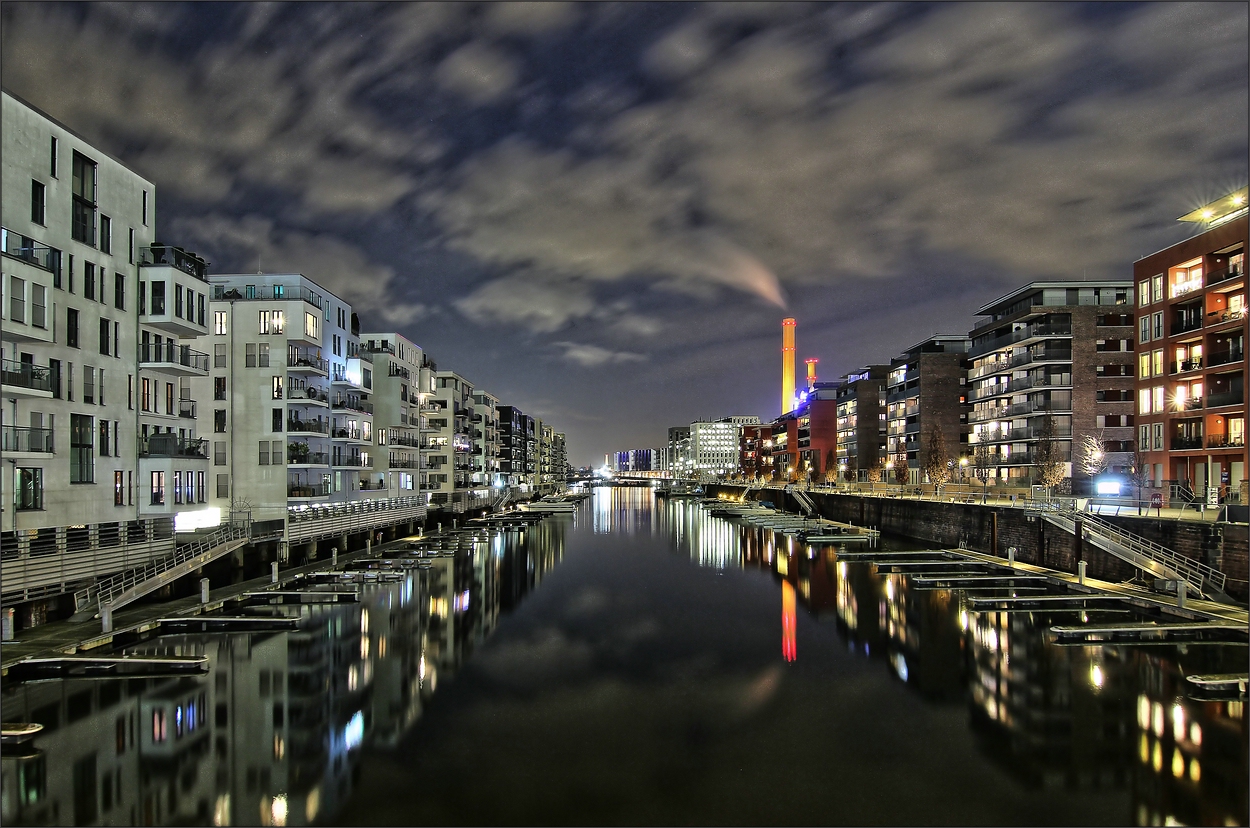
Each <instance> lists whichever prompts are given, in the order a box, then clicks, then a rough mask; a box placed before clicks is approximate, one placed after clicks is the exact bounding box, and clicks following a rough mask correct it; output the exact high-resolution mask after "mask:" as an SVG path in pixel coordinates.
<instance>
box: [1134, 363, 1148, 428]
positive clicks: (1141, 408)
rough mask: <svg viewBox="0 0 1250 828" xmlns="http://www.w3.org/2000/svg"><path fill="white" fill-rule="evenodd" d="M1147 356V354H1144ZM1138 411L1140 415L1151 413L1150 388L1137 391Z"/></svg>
mask: <svg viewBox="0 0 1250 828" xmlns="http://www.w3.org/2000/svg"><path fill="white" fill-rule="evenodd" d="M1142 356H1145V354H1142ZM1137 413H1138V415H1139V416H1140V415H1142V414H1149V413H1150V389H1149V388H1143V389H1141V391H1139V392H1138V393H1137Z"/></svg>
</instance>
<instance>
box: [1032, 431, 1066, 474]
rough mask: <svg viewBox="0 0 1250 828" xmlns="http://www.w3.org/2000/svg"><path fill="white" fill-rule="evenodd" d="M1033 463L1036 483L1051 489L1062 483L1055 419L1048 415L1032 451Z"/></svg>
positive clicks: (1061, 455) (1061, 460) (1061, 466)
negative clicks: (1035, 469) (1035, 470)
mask: <svg viewBox="0 0 1250 828" xmlns="http://www.w3.org/2000/svg"><path fill="white" fill-rule="evenodd" d="M1033 463H1034V465H1036V466H1037V477H1038V482H1039V483H1041V484H1042V485H1043V486H1045V487H1046V488H1047V489H1053V488H1054V487H1055V486H1058V485H1059V484H1060V483H1062V482H1063V479H1064V476H1063V463H1064V460H1063V453H1062V452H1061V451H1060V450H1059V445H1058V444H1057V443H1056V442H1055V418H1054V417H1053V416H1051V415H1050V414H1047V415H1046V419H1045V420H1043V421H1042V428H1041V431H1039V432H1038V437H1037V446H1036V448H1034V449H1033Z"/></svg>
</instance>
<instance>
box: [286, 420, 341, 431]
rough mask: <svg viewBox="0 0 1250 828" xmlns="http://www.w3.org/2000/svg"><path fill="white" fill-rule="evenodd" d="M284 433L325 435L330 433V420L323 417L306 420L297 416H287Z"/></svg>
mask: <svg viewBox="0 0 1250 828" xmlns="http://www.w3.org/2000/svg"><path fill="white" fill-rule="evenodd" d="M286 433H287V434H320V435H326V434H329V433H330V421H329V420H328V419H325V418H324V417H317V418H316V419H308V420H305V419H300V418H299V417H287V419H286Z"/></svg>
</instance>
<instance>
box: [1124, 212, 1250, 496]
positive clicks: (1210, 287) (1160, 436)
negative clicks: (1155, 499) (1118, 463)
mask: <svg viewBox="0 0 1250 828" xmlns="http://www.w3.org/2000/svg"><path fill="white" fill-rule="evenodd" d="M1245 205H1246V190H1245V189H1244V188H1243V189H1242V190H1240V191H1239V192H1237V193H1234V194H1233V195H1231V196H1229V197H1228V198H1226V199H1223V200H1221V201H1219V202H1216V203H1215V204H1212V205H1208V207H1206V208H1204V210H1205V211H1210V213H1211V218H1210V219H1204V217H1203V212H1204V211H1197V213H1198V215H1197V216H1195V215H1193V214H1191V215H1190V216H1187V217H1186V218H1185V219H1183V220H1195V219H1197V220H1200V221H1208V227H1209V229H1206V230H1205V232H1202V233H1200V234H1199V235H1197V236H1194V237H1193V238H1191V239H1187V240H1185V241H1183V242H1180V243H1179V244H1175V245H1172V246H1171V247H1169V248H1167V249H1165V250H1161V251H1159V252H1158V253H1154V254H1152V255H1150V256H1147V257H1145V258H1143V259H1140V260H1138V261H1137V262H1135V263H1134V265H1133V278H1134V282H1135V283H1136V285H1137V303H1136V304H1137V313H1136V331H1137V334H1138V342H1139V345H1138V352H1137V380H1136V389H1135V390H1136V395H1135V396H1136V401H1137V440H1138V446H1139V447H1140V450H1141V454H1142V461H1143V465H1144V468H1145V469H1148V470H1149V472H1150V474H1149V479H1150V489H1151V491H1152V492H1159V493H1161V494H1162V496H1163V498H1164V499H1165V500H1172V499H1177V500H1181V501H1188V500H1192V499H1195V498H1199V499H1203V500H1207V499H1208V490H1210V489H1213V490H1214V491H1212V492H1211V497H1214V498H1220V499H1227V498H1228V497H1229V496H1230V495H1231V497H1232V499H1233V500H1235V501H1239V502H1241V503H1245V502H1246V501H1247V496H1246V469H1247V456H1246V413H1247V406H1246V394H1245V377H1246V346H1245V342H1246V265H1245V255H1246V237H1247V224H1248V222H1247V217H1246V206H1245ZM1210 225H1214V226H1210ZM1134 494H1136V493H1135V492H1134ZM1143 494H1144V493H1143ZM1208 502H1212V501H1208Z"/></svg>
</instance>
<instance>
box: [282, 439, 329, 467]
mask: <svg viewBox="0 0 1250 828" xmlns="http://www.w3.org/2000/svg"><path fill="white" fill-rule="evenodd" d="M286 464H287V465H288V466H323V467H324V466H329V465H330V455H329V454H327V453H326V452H324V451H313V450H312V449H310V448H309V446H308V444H307V443H291V444H289V445H288V446H287V447H286Z"/></svg>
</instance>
